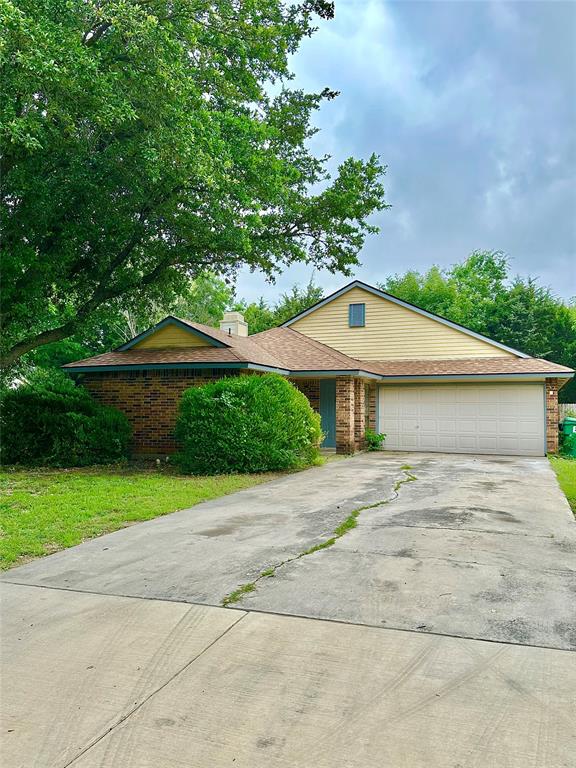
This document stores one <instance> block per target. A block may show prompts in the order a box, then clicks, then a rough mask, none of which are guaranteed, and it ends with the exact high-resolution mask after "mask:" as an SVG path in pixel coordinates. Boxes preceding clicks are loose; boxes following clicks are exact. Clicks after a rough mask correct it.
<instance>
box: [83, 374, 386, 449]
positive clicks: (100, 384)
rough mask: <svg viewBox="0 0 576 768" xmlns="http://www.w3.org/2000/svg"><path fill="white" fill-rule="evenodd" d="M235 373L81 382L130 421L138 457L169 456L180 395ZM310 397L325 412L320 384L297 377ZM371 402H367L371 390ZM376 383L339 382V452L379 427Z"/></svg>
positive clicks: (91, 377) (103, 377) (92, 377)
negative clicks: (191, 388)
mask: <svg viewBox="0 0 576 768" xmlns="http://www.w3.org/2000/svg"><path fill="white" fill-rule="evenodd" d="M236 375H238V372H237V371H235V370H233V369H225V370H218V369H206V370H205V371H201V370H199V371H192V370H191V371H187V370H148V371H132V372H105V373H104V372H103V373H98V374H95V373H89V374H85V375H84V376H83V377H82V384H83V385H84V386H85V387H86V388H87V389H88V390H89V391H90V392H91V393H92V395H93V396H94V397H95V398H96V399H97V400H99V401H100V402H101V403H104V404H105V405H111V406H112V407H114V408H117V409H118V410H120V411H122V412H123V413H125V414H126V416H127V417H128V420H129V421H130V425H131V426H132V433H133V436H132V450H133V453H135V454H149V455H157V454H160V455H162V454H170V453H173V452H174V451H175V450H176V448H177V445H176V441H175V438H174V427H175V425H176V417H177V414H178V404H179V401H180V396H181V395H182V392H183V391H184V390H185V389H188V388H189V387H194V386H200V385H201V384H207V383H208V382H211V381H214V380H215V379H220V378H222V377H224V376H236ZM292 383H293V384H294V385H295V386H296V387H298V389H299V390H300V391H301V392H302V393H303V394H305V395H306V397H307V398H308V400H309V401H310V405H311V406H312V408H313V409H314V410H315V411H316V412H318V411H319V409H320V380H319V379H293V380H292ZM367 390H368V392H369V395H370V397H369V403H368V404H367V403H366V400H365V398H366V391H367ZM376 393H377V388H376V385H375V384H373V383H370V384H368V385H366V383H365V382H364V381H363V380H362V379H354V378H352V377H351V376H338V377H337V378H336V450H337V452H338V453H354V451H357V450H361V449H362V448H363V447H364V444H365V441H364V432H365V430H366V427H367V424H366V419H367V418H368V424H369V425H370V428H371V429H375V428H376Z"/></svg>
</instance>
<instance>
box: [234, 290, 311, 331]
mask: <svg viewBox="0 0 576 768" xmlns="http://www.w3.org/2000/svg"><path fill="white" fill-rule="evenodd" d="M322 296H323V291H322V288H321V287H320V286H319V285H316V284H315V283H314V278H311V279H310V281H309V282H308V284H307V285H306V286H305V287H304V288H301V287H300V286H299V285H293V286H292V288H291V289H290V291H289V292H288V293H283V294H282V295H281V297H280V299H279V300H278V301H277V302H276V304H274V305H273V306H270V305H269V304H268V303H267V302H266V301H265V300H264V299H263V298H261V299H260V300H259V301H258V302H252V303H251V304H248V303H247V302H245V301H237V302H236V304H235V305H234V307H233V309H235V310H236V311H238V312H242V313H243V314H244V319H245V320H246V322H247V323H248V328H249V331H250V333H251V334H252V333H260V331H267V330H268V329H269V328H275V327H276V326H277V325H281V324H282V323H284V322H286V320H289V319H290V318H291V317H294V315H297V314H299V313H300V312H302V311H304V310H305V309H308V308H309V307H311V306H312V305H313V304H316V302H318V301H320V299H321V298H322Z"/></svg>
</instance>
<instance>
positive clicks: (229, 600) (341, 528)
mask: <svg viewBox="0 0 576 768" xmlns="http://www.w3.org/2000/svg"><path fill="white" fill-rule="evenodd" d="M411 469H412V467H410V466H408V465H405V466H403V467H401V472H402V475H401V476H400V478H399V479H398V480H396V481H395V483H394V485H393V486H392V493H391V494H390V496H389V497H388V498H386V499H382V500H380V501H376V502H374V503H372V504H364V505H362V506H360V507H357V508H356V509H354V510H352V512H351V513H350V514H349V515H348V517H347V518H346V519H345V520H343V521H342V522H341V523H340V524H339V525H337V526H336V528H335V529H334V531H333V533H332V536H331V537H330V538H328V539H326V540H325V541H323V542H321V543H320V544H315V545H314V546H312V547H309V548H308V549H305V550H304V551H303V552H300V553H299V554H297V555H294V556H293V557H289V558H287V559H286V560H282V561H281V562H280V563H277V564H276V565H272V566H270V567H269V568H266V569H265V570H264V571H262V572H261V573H259V574H258V576H257V577H256V578H255V579H254V580H253V581H249V582H246V583H245V584H241V585H240V586H239V587H238V589H235V590H234V591H233V592H230V593H229V594H227V595H225V596H224V597H223V598H222V601H221V605H222V606H223V607H224V608H227V607H229V606H230V605H233V604H234V603H238V602H239V601H240V600H242V598H243V597H244V596H245V595H247V594H250V592H254V591H255V590H256V586H257V584H258V582H260V581H262V580H263V579H269V578H273V577H274V576H275V575H276V571H278V570H279V569H280V568H283V567H284V566H286V565H289V564H290V563H293V562H295V561H296V560H301V559H302V558H303V557H307V556H308V555H312V554H314V553H315V552H319V551H320V550H322V549H328V548H329V547H331V546H333V545H334V544H335V543H336V542H337V541H338V539H340V538H342V536H344V535H345V534H346V533H348V532H349V531H351V530H352V529H353V528H356V526H357V525H358V522H357V521H358V517H359V516H360V514H361V513H362V512H367V511H368V510H369V509H376V508H377V507H382V506H384V505H385V504H390V503H391V502H392V501H395V500H396V499H397V498H398V496H399V495H400V488H401V487H402V486H403V485H405V484H406V483H412V482H414V481H415V480H417V479H418V478H417V477H416V475H414V474H413V473H412V472H411V471H410V470H411Z"/></svg>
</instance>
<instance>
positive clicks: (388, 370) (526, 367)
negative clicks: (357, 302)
mask: <svg viewBox="0 0 576 768" xmlns="http://www.w3.org/2000/svg"><path fill="white" fill-rule="evenodd" d="M367 365H369V366H370V370H371V371H372V372H374V373H379V374H380V375H381V376H463V375H488V376H489V375H490V374H505V373H512V374H514V373H527V374H529V373H534V374H542V373H544V374H556V375H561V374H563V373H567V374H571V373H574V371H573V370H572V369H571V368H567V367H566V366H565V365H558V363H551V362H550V361H549V360H543V359H542V358H539V357H478V358H465V359H462V360H381V361H378V362H371V363H367Z"/></svg>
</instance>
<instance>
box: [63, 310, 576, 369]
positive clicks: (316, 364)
mask: <svg viewBox="0 0 576 768" xmlns="http://www.w3.org/2000/svg"><path fill="white" fill-rule="evenodd" d="M176 319H177V320H178V321H179V322H180V323H183V324H185V325H187V326H189V327H190V328H192V329H194V330H197V331H199V332H200V333H202V334H203V335H204V336H209V337H212V338H214V339H215V340H216V341H218V342H220V343H221V344H225V345H226V346H218V347H216V346H214V347H212V346H204V347H173V348H166V349H151V348H139V347H137V346H135V347H131V348H129V349H125V350H122V349H117V350H115V351H113V352H105V353H104V354H102V355H96V356H95V357H90V358H86V359H85V360H79V361H77V362H74V363H68V364H67V365H65V366H63V367H64V368H67V369H69V370H81V369H86V368H88V369H93V368H103V369H104V368H108V367H110V366H113V367H115V368H116V367H118V366H133V365H134V366H136V365H137V366H155V365H160V366H162V365H178V364H184V365H186V364H188V365H194V364H203V365H210V364H213V365H217V366H225V365H226V364H229V365H230V366H231V367H237V366H238V365H247V364H251V365H256V366H263V367H266V368H273V369H279V370H281V371H291V372H294V373H298V372H303V371H365V372H367V373H372V374H376V375H377V376H461V375H492V374H494V375H500V374H512V375H514V374H546V375H549V376H553V375H556V376H558V375H559V376H561V375H562V374H572V373H573V371H572V370H571V369H570V368H567V367H566V366H563V365H558V364H556V363H551V362H549V361H548V360H542V359H539V358H533V357H529V358H517V357H486V358H474V359H471V358H467V359H461V360H381V361H373V360H371V361H366V360H358V359H355V358H353V357H349V356H348V355H345V354H344V353H342V352H339V351H338V350H336V349H334V348H333V347H329V346H327V345H326V344H322V343H321V342H319V341H316V340H315V339H311V338H310V337H308V336H305V335H304V334H302V333H299V332H298V331H295V330H293V329H292V328H285V327H281V328H272V329H271V330H268V331H262V332H261V333H256V334H254V335H253V336H248V337H242V336H230V335H229V334H227V333H225V332H224V331H220V330H218V329H217V328H212V327H210V326H208V325H203V324H202V323H192V322H190V321H189V320H182V319H180V318H176Z"/></svg>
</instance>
